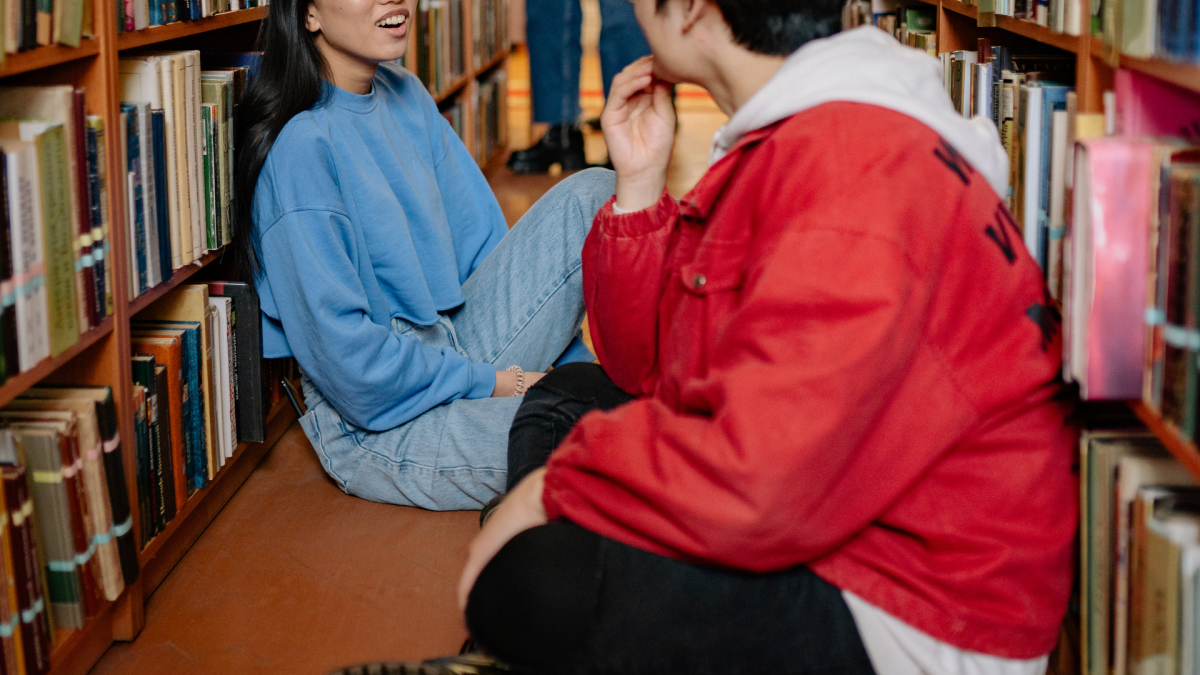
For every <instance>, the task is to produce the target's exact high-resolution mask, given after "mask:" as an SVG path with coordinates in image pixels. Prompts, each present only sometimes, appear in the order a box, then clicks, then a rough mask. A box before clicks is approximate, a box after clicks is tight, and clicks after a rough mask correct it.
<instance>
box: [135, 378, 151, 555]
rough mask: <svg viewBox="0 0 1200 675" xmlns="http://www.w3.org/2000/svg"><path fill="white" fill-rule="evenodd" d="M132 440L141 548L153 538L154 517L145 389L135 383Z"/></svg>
mask: <svg viewBox="0 0 1200 675" xmlns="http://www.w3.org/2000/svg"><path fill="white" fill-rule="evenodd" d="M133 437H134V438H133V440H134V452H135V454H134V460H135V462H134V465H135V467H136V468H137V472H136V473H137V481H138V516H139V520H141V527H140V528H139V529H140V531H141V539H142V548H143V549H144V548H146V545H147V544H149V543H150V540H151V539H153V538H154V534H155V532H156V530H155V525H156V523H155V517H154V514H153V513H152V512H151V508H152V505H153V497H152V495H151V487H150V484H151V480H150V431H149V430H148V429H147V428H146V390H145V389H144V388H142V387H141V386H137V385H135V386H134V388H133Z"/></svg>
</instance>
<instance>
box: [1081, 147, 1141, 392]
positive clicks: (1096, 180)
mask: <svg viewBox="0 0 1200 675" xmlns="http://www.w3.org/2000/svg"><path fill="white" fill-rule="evenodd" d="M1085 143H1086V145H1087V154H1086V157H1087V162H1088V165H1089V166H1088V167H1087V168H1088V169H1089V170H1090V172H1091V190H1090V195H1089V197H1090V199H1089V203H1088V207H1087V208H1088V211H1087V220H1088V223H1087V225H1088V226H1089V227H1090V235H1091V236H1090V243H1091V251H1090V256H1089V257H1090V260H1089V261H1088V262H1089V263H1090V266H1091V268H1092V269H1091V275H1090V276H1091V282H1092V283H1091V284H1090V285H1091V298H1090V302H1088V303H1087V304H1088V306H1089V307H1090V312H1089V319H1088V323H1087V378H1086V379H1085V381H1084V382H1082V383H1081V385H1082V392H1081V393H1082V394H1083V397H1084V398H1086V399H1091V400H1096V399H1130V400H1133V399H1138V398H1140V397H1141V395H1142V373H1143V368H1142V366H1143V355H1144V353H1145V339H1146V331H1145V325H1144V321H1143V320H1144V315H1145V312H1146V272H1147V264H1148V262H1147V261H1148V259H1147V257H1146V255H1147V254H1146V246H1147V237H1148V234H1149V227H1150V210H1151V209H1152V208H1157V197H1158V196H1157V195H1154V194H1151V193H1152V192H1153V190H1152V189H1151V186H1152V184H1153V178H1154V172H1155V171H1157V170H1158V167H1157V166H1155V162H1154V157H1155V153H1154V149H1155V145H1154V144H1153V143H1151V142H1148V141H1138V140H1131V139H1126V138H1100V139H1094V140H1089V141H1085Z"/></svg>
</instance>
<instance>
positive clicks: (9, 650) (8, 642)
mask: <svg viewBox="0 0 1200 675" xmlns="http://www.w3.org/2000/svg"><path fill="white" fill-rule="evenodd" d="M0 503H2V500H0ZM0 517H3V519H4V521H3V522H2V523H0V556H3V562H4V579H3V581H4V596H3V598H0V603H2V607H3V612H0V620H3V624H2V625H0V631H2V632H3V633H4V634H5V635H4V638H3V640H2V645H0V649H2V650H3V652H4V672H5V673H6V674H7V673H22V672H24V671H25V653H24V652H25V650H24V644H23V640H22V636H21V604H20V601H19V599H18V598H17V572H16V567H15V565H16V560H15V558H14V557H13V535H14V532H13V528H12V527H11V526H10V525H9V517H8V509H7V507H5V508H4V511H3V512H2V513H0Z"/></svg>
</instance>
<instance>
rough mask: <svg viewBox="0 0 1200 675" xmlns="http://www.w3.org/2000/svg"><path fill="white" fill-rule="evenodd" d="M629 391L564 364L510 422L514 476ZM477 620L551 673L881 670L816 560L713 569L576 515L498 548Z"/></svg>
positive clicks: (479, 593) (509, 652)
mask: <svg viewBox="0 0 1200 675" xmlns="http://www.w3.org/2000/svg"><path fill="white" fill-rule="evenodd" d="M630 400H631V397H630V396H629V395H628V394H626V393H625V392H623V391H621V390H620V389H619V388H618V387H617V386H616V385H614V384H613V383H612V381H611V380H609V379H608V377H607V376H606V375H605V374H604V371H603V370H602V369H601V368H600V367H599V366H596V365H591V364H572V365H568V366H563V367H561V368H556V369H555V370H553V371H552V372H551V373H550V374H549V375H547V376H546V377H545V378H544V379H542V380H541V381H540V382H539V383H538V384H537V386H535V387H532V388H531V389H530V390H529V393H528V394H526V396H525V401H524V403H522V404H521V407H520V409H519V410H518V411H517V415H516V418H515V419H514V420H513V427H512V432H511V433H510V435H509V451H508V452H509V460H508V461H509V476H510V479H509V480H510V483H509V487H510V488H511V487H512V486H513V485H515V484H516V483H517V482H518V481H519V480H520V479H521V478H522V477H524V476H525V475H527V474H528V473H529V472H530V471H533V470H534V469H536V468H537V467H539V466H541V465H543V464H545V462H546V460H547V459H548V458H549V456H550V453H551V451H553V449H554V447H555V446H557V445H558V443H559V442H561V441H562V439H563V437H564V436H566V434H567V432H569V431H570V429H571V427H572V426H573V425H574V424H575V422H577V421H578V420H579V418H580V417H582V416H583V415H584V414H585V413H587V412H588V411H591V410H597V409H605V410H606V409H610V408H614V407H616V406H618V405H621V404H622V403H626V402H628V401H630ZM467 624H468V626H469V628H470V630H471V633H472V635H474V636H475V639H476V640H477V641H478V642H479V644H480V645H481V646H482V647H484V648H485V649H486V650H487V651H489V652H491V653H493V654H495V655H496V656H498V657H500V658H503V659H505V660H506V661H508V662H510V663H512V664H513V665H514V666H516V667H519V668H522V669H525V670H529V671H531V672H535V673H544V674H546V675H567V674H572V673H621V674H624V675H638V674H640V673H646V674H647V675H650V674H653V675H672V674H678V675H710V674H711V675H718V674H721V675H724V674H729V675H734V674H741V673H745V674H747V675H750V674H753V675H792V674H797V675H798V674H800V673H847V674H855V675H857V674H859V673H862V674H870V673H873V672H874V671H873V670H872V668H871V663H870V661H869V660H868V658H867V654H866V650H865V649H864V648H863V644H862V640H861V638H860V637H859V634H858V628H857V627H856V626H855V624H854V618H853V617H852V616H851V614H850V610H849V608H847V607H846V603H845V601H844V600H843V599H842V595H841V592H840V591H839V590H838V589H837V588H835V587H834V586H832V585H830V584H829V583H827V582H825V581H824V580H822V579H821V578H820V577H818V576H817V575H815V574H813V573H812V572H811V571H810V570H809V569H808V568H807V567H805V566H798V567H795V568H792V569H789V570H785V571H782V572H774V573H771V574H751V573H747V572H739V571H734V570H729V569H719V568H714V567H705V566H702V565H695V564H690V563H685V562H680V561H678V560H673V559H670V558H665V557H663V556H659V555H655V554H652V553H648V552H646V551H643V550H641V549H637V548H634V547H632V546H627V545H625V544H622V543H619V542H617V541H613V540H612V539H608V538H605V537H602V536H600V535H598V534H595V533H593V532H589V531H588V530H585V529H583V528H582V527H579V526H578V525H575V524H573V523H570V522H566V521H556V522H553V523H550V524H548V525H543V526H541V527H537V528H534V529H532V530H527V531H525V532H522V533H521V534H519V535H517V536H516V537H514V538H513V540H512V541H510V542H509V543H508V544H507V545H506V546H505V547H504V548H503V549H501V550H500V552H499V553H498V554H496V557H495V558H493V559H492V561H491V562H490V563H489V564H488V566H487V567H486V568H484V570H483V572H482V574H480V575H479V580H478V581H477V582H476V583H475V588H474V589H473V590H472V591H471V597H470V601H469V603H468V605H467Z"/></svg>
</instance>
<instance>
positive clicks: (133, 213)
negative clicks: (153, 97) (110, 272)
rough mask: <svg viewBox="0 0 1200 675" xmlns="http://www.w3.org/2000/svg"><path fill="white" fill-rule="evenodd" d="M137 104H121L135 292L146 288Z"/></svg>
mask: <svg viewBox="0 0 1200 675" xmlns="http://www.w3.org/2000/svg"><path fill="white" fill-rule="evenodd" d="M139 118H140V111H139V110H138V107H137V106H134V105H130V104H128V103H122V104H121V128H122V130H123V131H124V132H125V133H124V136H122V140H123V141H124V143H123V144H122V145H123V147H124V148H125V160H126V161H125V162H124V163H123V165H124V167H125V170H126V171H127V172H128V173H127V175H128V176H129V184H130V189H129V192H130V196H129V207H130V208H129V210H128V211H127V213H128V214H129V215H128V217H127V218H128V220H129V260H130V263H131V264H130V266H129V274H130V277H131V278H130V291H131V293H132V295H134V296H137V295H140V294H142V293H145V292H146V291H147V290H149V289H150V277H149V274H150V271H149V270H150V260H149V258H148V254H149V248H148V247H147V245H146V239H147V237H146V203H147V201H148V200H147V199H146V197H145V193H144V191H143V189H142V152H141V124H140V123H139V122H138V120H139Z"/></svg>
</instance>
